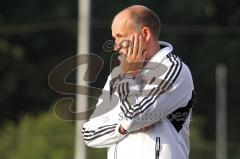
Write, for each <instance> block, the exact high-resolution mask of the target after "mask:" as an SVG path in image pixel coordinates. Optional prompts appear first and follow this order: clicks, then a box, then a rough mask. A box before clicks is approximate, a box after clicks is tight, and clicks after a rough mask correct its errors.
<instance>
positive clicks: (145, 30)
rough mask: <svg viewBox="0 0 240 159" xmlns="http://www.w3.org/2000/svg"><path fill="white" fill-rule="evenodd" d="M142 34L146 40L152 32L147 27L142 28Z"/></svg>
mask: <svg viewBox="0 0 240 159" xmlns="http://www.w3.org/2000/svg"><path fill="white" fill-rule="evenodd" d="M142 36H143V39H144V41H146V42H148V41H149V40H150V38H151V37H152V34H151V31H150V29H149V28H148V27H143V28H142Z"/></svg>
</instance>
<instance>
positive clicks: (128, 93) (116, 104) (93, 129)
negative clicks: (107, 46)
mask: <svg viewBox="0 0 240 159" xmlns="http://www.w3.org/2000/svg"><path fill="white" fill-rule="evenodd" d="M160 45H161V50H160V51H159V52H157V53H156V54H155V55H154V56H153V57H152V58H151V59H150V61H149V62H148V63H147V64H146V65H145V66H144V69H143V71H142V72H141V73H140V75H139V76H138V77H137V78H136V79H132V78H128V77H125V78H123V79H121V78H118V75H119V67H117V68H115V69H114V70H113V71H112V73H111V74H110V75H109V77H108V80H107V82H106V84H105V86H104V88H103V93H102V95H101V96H100V98H99V101H98V103H97V106H96V107H97V108H96V109H95V111H94V113H93V115H92V116H91V118H90V120H89V121H87V122H86V123H85V124H84V125H83V130H82V131H83V137H84V140H85V142H86V144H87V145H88V146H91V147H96V148H101V147H107V148H108V155H107V156H108V159H188V158H189V149H190V147H189V124H190V118H191V108H192V104H193V91H194V87H193V81H192V76H191V73H190V71H189V69H188V67H187V66H186V65H185V64H184V63H183V62H182V61H181V60H180V59H179V58H178V57H177V56H176V55H174V54H173V53H172V50H173V48H172V46H171V45H170V44H168V43H166V42H160ZM120 125H121V126H122V127H123V128H124V129H125V130H127V131H128V133H127V134H125V135H123V134H120V133H119V131H118V129H119V126H120ZM149 125H151V127H150V129H149V130H147V131H140V130H139V129H141V128H144V127H146V126H149Z"/></svg>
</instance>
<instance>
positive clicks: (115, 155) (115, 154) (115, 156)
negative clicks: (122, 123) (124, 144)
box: [114, 144, 118, 159]
mask: <svg viewBox="0 0 240 159" xmlns="http://www.w3.org/2000/svg"><path fill="white" fill-rule="evenodd" d="M117 147H118V145H117V144H116V145H115V150H114V159H117Z"/></svg>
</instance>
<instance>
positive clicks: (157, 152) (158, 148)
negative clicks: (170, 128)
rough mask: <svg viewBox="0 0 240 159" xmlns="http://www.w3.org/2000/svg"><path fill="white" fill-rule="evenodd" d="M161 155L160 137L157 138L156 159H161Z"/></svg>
mask: <svg viewBox="0 0 240 159" xmlns="http://www.w3.org/2000/svg"><path fill="white" fill-rule="evenodd" d="M159 155H160V137H156V144H155V159H159Z"/></svg>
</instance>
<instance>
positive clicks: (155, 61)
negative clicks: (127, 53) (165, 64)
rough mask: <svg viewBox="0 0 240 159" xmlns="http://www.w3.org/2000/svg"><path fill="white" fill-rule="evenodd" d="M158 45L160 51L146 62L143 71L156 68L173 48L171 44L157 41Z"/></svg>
mask: <svg viewBox="0 0 240 159" xmlns="http://www.w3.org/2000/svg"><path fill="white" fill-rule="evenodd" d="M159 44H160V48H161V49H160V50H159V51H158V52H157V53H156V54H154V55H153V57H152V58H151V59H150V60H149V61H148V62H147V64H146V65H145V66H144V69H151V68H156V67H157V66H158V65H159V64H160V63H161V61H162V60H163V59H164V57H165V56H167V54H168V53H170V52H172V50H173V47H172V45H171V44H169V43H167V42H164V41H159Z"/></svg>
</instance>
